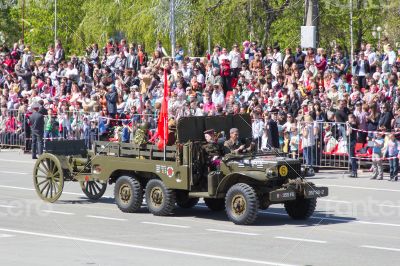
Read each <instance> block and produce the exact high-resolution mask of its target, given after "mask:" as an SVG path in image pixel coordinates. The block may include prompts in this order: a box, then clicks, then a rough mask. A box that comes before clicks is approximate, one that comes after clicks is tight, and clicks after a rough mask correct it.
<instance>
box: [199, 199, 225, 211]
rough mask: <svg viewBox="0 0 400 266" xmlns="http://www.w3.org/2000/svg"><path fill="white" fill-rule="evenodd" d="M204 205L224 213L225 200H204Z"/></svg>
mask: <svg viewBox="0 0 400 266" xmlns="http://www.w3.org/2000/svg"><path fill="white" fill-rule="evenodd" d="M204 203H205V204H206V205H207V207H208V208H209V209H210V210H212V211H216V212H219V211H223V210H224V209H225V199H211V198H204Z"/></svg>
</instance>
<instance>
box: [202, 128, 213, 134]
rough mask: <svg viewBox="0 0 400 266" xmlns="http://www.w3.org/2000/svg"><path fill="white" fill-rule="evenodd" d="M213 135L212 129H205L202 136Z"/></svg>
mask: <svg viewBox="0 0 400 266" xmlns="http://www.w3.org/2000/svg"><path fill="white" fill-rule="evenodd" d="M214 133H215V131H214V129H207V130H206V131H204V134H208V135H212V134H214Z"/></svg>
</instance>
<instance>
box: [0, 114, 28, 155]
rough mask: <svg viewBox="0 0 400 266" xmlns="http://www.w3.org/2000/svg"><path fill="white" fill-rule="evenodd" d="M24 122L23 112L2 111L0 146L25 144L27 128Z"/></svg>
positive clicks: (20, 145)
mask: <svg viewBox="0 0 400 266" xmlns="http://www.w3.org/2000/svg"><path fill="white" fill-rule="evenodd" d="M25 122H26V120H25V114H24V113H22V112H20V111H19V110H10V111H2V113H1V114H0V148H5V147H15V148H19V147H24V146H25V139H26V129H27V125H26V124H25ZM28 131H29V130H28Z"/></svg>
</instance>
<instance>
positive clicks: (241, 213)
mask: <svg viewBox="0 0 400 266" xmlns="http://www.w3.org/2000/svg"><path fill="white" fill-rule="evenodd" d="M258 202H259V200H258V198H257V194H256V192H255V190H254V188H252V187H251V186H249V185H247V184H244V183H238V184H235V185H233V186H232V187H231V188H230V189H229V190H228V192H227V193H226V198H225V205H226V214H227V215H228V218H229V220H231V221H232V222H233V223H235V224H240V225H245V224H252V223H254V221H255V220H256V219H257V215H258Z"/></svg>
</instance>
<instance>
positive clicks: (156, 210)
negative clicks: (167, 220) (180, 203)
mask: <svg viewBox="0 0 400 266" xmlns="http://www.w3.org/2000/svg"><path fill="white" fill-rule="evenodd" d="M145 196H146V203H147V208H148V209H149V211H150V212H151V213H152V214H154V215H157V216H165V215H169V214H170V213H171V212H172V211H173V209H174V207H175V203H176V194H175V191H174V190H171V189H168V188H167V187H166V186H165V184H164V183H163V182H162V181H161V180H158V179H152V180H150V181H149V182H148V183H147V185H146V192H145Z"/></svg>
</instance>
